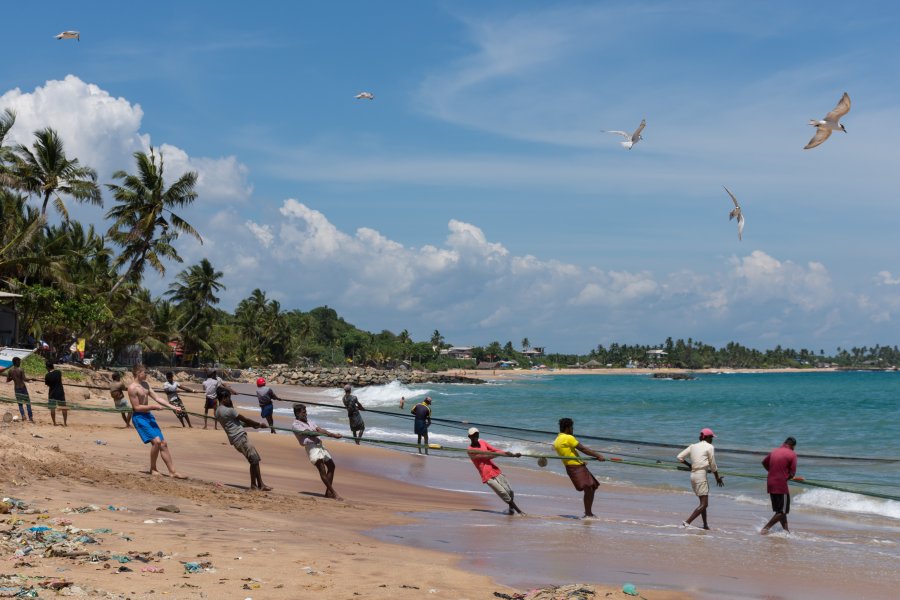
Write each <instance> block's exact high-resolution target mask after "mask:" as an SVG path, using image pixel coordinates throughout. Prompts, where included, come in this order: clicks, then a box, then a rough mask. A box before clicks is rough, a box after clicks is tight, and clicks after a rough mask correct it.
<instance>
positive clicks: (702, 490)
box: [691, 471, 709, 496]
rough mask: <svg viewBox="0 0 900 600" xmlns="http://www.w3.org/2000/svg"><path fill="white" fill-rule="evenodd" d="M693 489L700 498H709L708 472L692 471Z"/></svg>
mask: <svg viewBox="0 0 900 600" xmlns="http://www.w3.org/2000/svg"><path fill="white" fill-rule="evenodd" d="M691 489H693V490H694V493H695V494H696V495H698V496H709V482H708V481H707V480H706V471H691Z"/></svg>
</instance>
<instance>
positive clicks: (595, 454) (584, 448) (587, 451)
mask: <svg viewBox="0 0 900 600" xmlns="http://www.w3.org/2000/svg"><path fill="white" fill-rule="evenodd" d="M575 449H576V450H579V451H581V452H584V453H585V454H587V455H588V456H593V457H594V458H596V459H597V460H606V459H605V458H603V455H602V454H600V453H599V452H594V451H593V450H591V449H590V448H588V447H587V446H585V445H584V444H582V443H581V442H578V444H577V445H576V446H575Z"/></svg>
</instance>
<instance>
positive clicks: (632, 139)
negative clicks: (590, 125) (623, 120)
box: [601, 119, 647, 150]
mask: <svg viewBox="0 0 900 600" xmlns="http://www.w3.org/2000/svg"><path fill="white" fill-rule="evenodd" d="M646 126H647V119H642V120H641V124H640V126H639V127H638V128H637V129H635V130H634V133H628V132H625V131H602V132H601V133H614V134H616V135H621V136H622V137H623V138H625V141H624V142H619V143H620V144H622V147H623V148H628V149H629V150H631V148H632V146H634V145H635V144H637V143H638V142H639V141H641V140H642V139H644V137H643V136H642V135H641V132H642V131H643V130H644V127H646Z"/></svg>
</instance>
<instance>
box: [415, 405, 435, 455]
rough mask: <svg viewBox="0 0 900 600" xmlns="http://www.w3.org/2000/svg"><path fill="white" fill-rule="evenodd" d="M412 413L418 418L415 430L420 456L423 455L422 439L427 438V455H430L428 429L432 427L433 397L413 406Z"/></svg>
mask: <svg viewBox="0 0 900 600" xmlns="http://www.w3.org/2000/svg"><path fill="white" fill-rule="evenodd" d="M410 412H411V413H412V415H413V416H414V417H415V418H416V421H415V424H414V425H413V430H414V431H415V432H416V436H417V437H416V443H417V444H418V445H419V454H422V438H425V454H428V428H429V427H430V426H431V396H425V400H423V401H422V402H419V403H418V404H416V405H415V406H413V409H412V410H411V411H410Z"/></svg>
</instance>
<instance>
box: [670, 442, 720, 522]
mask: <svg viewBox="0 0 900 600" xmlns="http://www.w3.org/2000/svg"><path fill="white" fill-rule="evenodd" d="M714 437H716V434H714V433H713V430H712V429H709V428H708V427H707V428H704V429H701V430H700V441H699V442H697V443H696V444H691V445H690V446H688V447H687V448H685V449H684V450H682V451H681V452H679V453H678V457H677V458H678V460H679V462H682V463H684V464H686V465H687V466H688V467H689V468H690V470H691V488H693V490H694V493H695V494H697V496H698V497H699V498H700V506H698V507H697V508H696V509H695V510H694V512H692V513H691V516H690V517H688V519H687V521H683V522H682V523H681V525H682V526H683V527H687V526H689V525H690V524H691V522H692V521H693V520H694V519H696V518H697V517H702V518H703V529H709V523H708V522H707V521H706V509H707V507H708V506H709V482H708V481H707V477H706V473H707V472H709V471H712V474H713V475H714V476H715V478H716V485H718V486H719V487H722V486H724V485H725V481H724V480H723V479H722V478H721V477H719V468H718V467H717V466H716V451H715V449H714V448H713V445H712V441H713V438H714ZM687 456H690V458H691V461H690V462H688V461H686V460H685V458H686V457H687Z"/></svg>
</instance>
